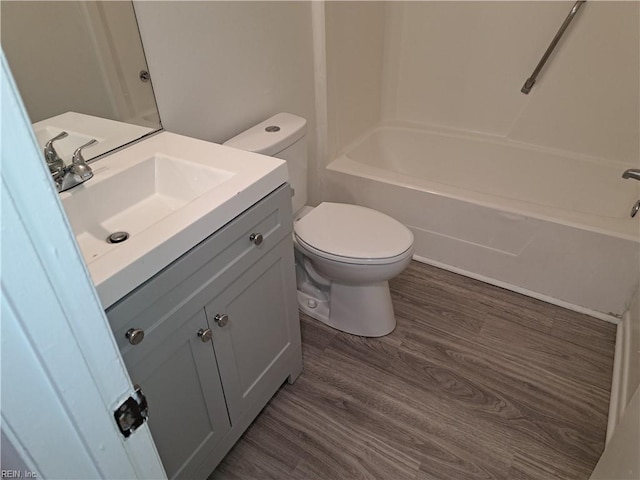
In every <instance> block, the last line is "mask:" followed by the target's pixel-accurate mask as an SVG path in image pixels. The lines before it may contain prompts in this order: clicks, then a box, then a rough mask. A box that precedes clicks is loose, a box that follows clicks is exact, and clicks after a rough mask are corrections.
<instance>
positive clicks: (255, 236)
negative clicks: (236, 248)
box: [249, 233, 264, 245]
mask: <svg viewBox="0 0 640 480" xmlns="http://www.w3.org/2000/svg"><path fill="white" fill-rule="evenodd" d="M249 240H250V241H251V242H253V243H255V244H256V245H261V244H262V241H263V240H264V237H263V236H262V234H261V233H252V234H251V235H249Z"/></svg>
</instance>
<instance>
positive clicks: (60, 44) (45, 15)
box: [0, 1, 161, 162]
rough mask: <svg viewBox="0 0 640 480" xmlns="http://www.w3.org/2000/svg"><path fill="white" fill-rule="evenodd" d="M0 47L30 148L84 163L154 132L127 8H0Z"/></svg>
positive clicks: (76, 4) (32, 4)
mask: <svg viewBox="0 0 640 480" xmlns="http://www.w3.org/2000/svg"><path fill="white" fill-rule="evenodd" d="M0 18H1V31H2V48H3V50H4V53H5V56H6V58H7V61H8V62H9V66H10V68H11V71H12V73H13V76H14V78H15V80H16V83H17V85H18V89H19V90H20V94H21V96H22V98H23V101H24V103H25V106H26V108H27V112H28V114H29V116H30V118H31V122H32V124H33V128H34V132H35V134H36V138H37V139H38V143H39V144H40V145H41V146H43V145H44V143H46V141H47V140H49V139H50V138H53V137H54V136H56V135H57V134H58V133H60V132H61V131H63V130H64V131H67V132H68V133H69V136H68V137H67V138H65V139H61V140H59V141H56V144H55V145H56V150H57V151H58V153H59V154H60V156H61V157H62V158H63V160H64V161H65V162H68V161H69V159H70V158H71V154H72V152H73V150H74V149H75V148H77V147H78V146H79V145H81V144H83V143H86V140H87V139H90V138H96V140H98V143H97V144H96V145H95V146H92V147H91V148H87V149H86V150H84V157H85V158H86V159H92V158H95V157H97V156H99V155H102V154H104V153H106V152H108V151H111V150H113V149H115V148H118V147H120V146H122V145H125V144H127V143H129V142H131V141H134V140H137V139H138V138H140V137H142V136H144V135H148V134H150V133H153V132H155V131H157V130H159V129H160V128H161V124H160V116H159V114H158V109H157V106H156V101H155V98H154V95H153V88H152V86H151V81H150V78H149V76H148V73H146V72H148V69H147V63H146V60H145V56H144V51H143V48H142V41H141V39H140V33H139V31H138V24H137V22H136V17H135V12H134V9H133V4H132V3H131V2H128V1H118V2H113V1H98V2H93V1H91V2H84V1H29V2H22V1H20V2H18V1H16V2H0Z"/></svg>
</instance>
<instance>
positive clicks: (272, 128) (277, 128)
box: [264, 125, 280, 133]
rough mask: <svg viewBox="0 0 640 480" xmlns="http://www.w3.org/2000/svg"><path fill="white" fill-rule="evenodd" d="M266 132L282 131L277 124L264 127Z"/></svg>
mask: <svg viewBox="0 0 640 480" xmlns="http://www.w3.org/2000/svg"><path fill="white" fill-rule="evenodd" d="M264 131H265V132H269V133H274V132H279V131H280V127H279V126H277V125H269V126H268V127H266V128H265V129H264Z"/></svg>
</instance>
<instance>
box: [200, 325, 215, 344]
mask: <svg viewBox="0 0 640 480" xmlns="http://www.w3.org/2000/svg"><path fill="white" fill-rule="evenodd" d="M198 337H200V340H202V341H203V342H204V343H207V342H208V341H209V340H211V339H212V338H213V332H212V331H211V329H210V328H201V329H200V330H198Z"/></svg>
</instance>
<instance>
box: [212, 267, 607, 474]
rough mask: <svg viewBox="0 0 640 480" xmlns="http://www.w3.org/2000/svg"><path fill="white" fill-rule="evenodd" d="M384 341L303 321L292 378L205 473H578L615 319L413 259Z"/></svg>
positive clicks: (592, 435)
mask: <svg viewBox="0 0 640 480" xmlns="http://www.w3.org/2000/svg"><path fill="white" fill-rule="evenodd" d="M390 283H391V293H392V297H393V302H394V307H395V313H396V317H397V320H398V325H397V327H396V329H395V331H394V332H393V333H392V334H390V335H388V336H386V337H383V338H379V339H366V338H361V337H355V336H352V335H348V334H343V333H341V332H338V331H336V330H333V329H331V328H329V327H326V326H324V325H323V324H321V323H320V322H318V321H316V320H313V319H310V318H309V317H306V316H302V317H301V322H302V344H303V355H304V372H303V373H302V375H301V376H300V377H299V378H298V380H297V381H296V383H295V384H293V385H288V384H285V385H284V386H283V387H282V388H281V389H280V390H279V392H278V393H277V394H276V396H275V397H274V398H273V399H272V400H271V402H270V403H269V404H268V406H267V407H266V408H265V409H264V410H263V412H262V413H261V414H260V416H259V417H258V418H257V419H256V420H255V422H254V423H253V424H252V425H251V427H250V428H249V429H248V430H247V432H246V433H245V434H244V435H243V437H242V438H241V439H240V440H239V441H238V443H237V444H236V446H235V447H234V448H233V449H232V450H231V452H229V454H228V455H227V456H226V457H225V459H224V460H223V462H222V463H221V464H220V465H219V466H218V468H217V469H216V471H215V472H214V473H213V474H212V476H211V477H210V478H211V479H212V480H223V479H229V480H232V479H242V480H248V479H278V480H281V479H282V480H283V479H352V478H353V479H356V478H357V479H369V478H371V479H378V478H379V479H384V480H393V479H397V480H403V479H416V480H427V479H456V480H457V479H485V478H492V479H541V480H549V479H587V478H588V477H589V475H590V473H591V471H592V470H593V467H594V466H595V464H596V462H597V460H598V458H599V456H600V454H601V452H602V449H603V448H604V439H605V431H606V423H607V410H608V405H609V389H610V382H611V372H612V367H613V353H614V343H615V326H614V325H612V324H608V323H605V322H602V321H599V320H595V319H593V318H591V317H588V316H585V315H581V314H578V313H575V312H571V311H568V310H565V309H562V308H560V307H556V306H553V305H549V304H546V303H544V302H541V301H538V300H534V299H531V298H528V297H525V296H522V295H518V294H516V293H513V292H509V291H506V290H503V289H500V288H498V287H493V286H490V285H487V284H484V283H482V282H478V281H475V280H471V279H469V278H466V277H462V276H459V275H456V274H453V273H450V272H447V271H444V270H440V269H437V268H434V267H430V266H427V265H423V264H419V263H416V262H412V264H411V265H410V266H409V268H408V269H407V270H406V271H405V272H404V273H403V274H402V275H400V276H399V277H398V278H396V279H394V280H393V281H391V282H390Z"/></svg>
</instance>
